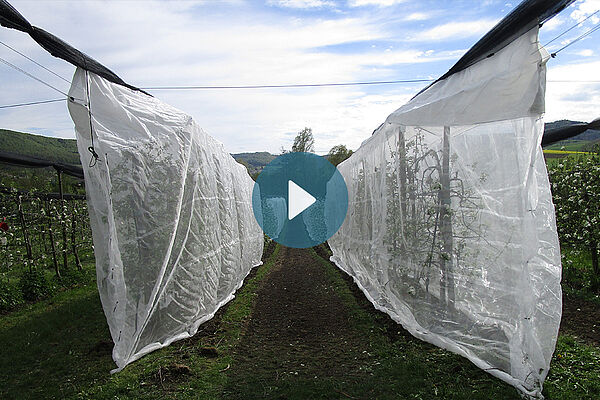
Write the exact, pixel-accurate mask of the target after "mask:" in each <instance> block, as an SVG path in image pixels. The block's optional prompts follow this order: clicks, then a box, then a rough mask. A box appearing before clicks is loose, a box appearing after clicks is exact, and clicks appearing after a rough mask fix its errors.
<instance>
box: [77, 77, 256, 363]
mask: <svg viewBox="0 0 600 400" xmlns="http://www.w3.org/2000/svg"><path fill="white" fill-rule="evenodd" d="M88 87H89V92H90V94H91V96H90V97H91V98H90V99H89V100H90V102H91V112H92V123H93V135H94V136H93V143H92V141H91V137H92V136H91V133H90V120H89V113H88V108H87V104H88V103H89V102H88V95H87V93H88ZM69 95H70V96H71V97H72V100H71V101H70V102H69V111H70V113H71V117H72V118H73V121H74V122H75V128H76V132H77V144H78V148H79V153H80V155H81V161H82V164H83V166H84V173H85V180H86V191H87V198H88V204H89V210H90V219H91V225H92V232H93V239H94V250H95V254H96V270H97V281H98V289H99V292H100V298H101V300H102V306H103V308H104V312H105V314H106V319H107V321H108V325H109V327H110V332H111V335H112V338H113V341H114V343H115V347H114V349H113V359H114V360H115V362H116V364H117V366H118V368H117V369H116V370H115V371H119V370H121V369H122V368H124V367H125V366H126V365H127V364H128V363H130V362H132V361H134V360H136V359H138V358H139V357H141V356H142V355H144V354H146V353H148V352H151V351H153V350H156V349H158V348H160V347H163V346H167V345H168V344H170V343H171V342H173V341H175V340H178V339H182V338H185V337H189V336H192V335H194V334H195V333H196V331H197V329H198V326H199V325H200V324H202V323H203V322H204V321H206V320H208V319H210V318H212V316H213V315H214V313H215V312H216V311H217V309H218V308H219V307H221V306H222V305H223V304H225V303H226V302H228V301H229V300H231V299H232V298H233V293H234V292H235V291H236V290H237V289H238V288H239V287H240V285H241V284H242V281H243V279H244V278H245V277H246V276H247V274H248V273H249V271H250V269H251V268H252V267H254V266H256V265H259V264H260V260H261V256H262V250H263V234H262V231H261V229H260V227H259V226H258V224H257V223H256V220H255V218H254V215H253V213H252V209H251V195H252V187H253V183H254V182H253V181H252V179H251V178H250V177H249V176H248V173H247V172H246V169H245V168H244V167H243V166H242V165H240V164H238V163H237V162H236V161H235V160H234V159H233V158H232V157H231V156H230V155H229V154H228V153H227V152H226V151H225V150H224V148H223V146H222V144H220V143H219V142H217V141H216V140H214V139H213V138H211V137H210V136H209V135H207V134H206V133H205V132H204V131H203V130H202V129H200V128H199V127H198V125H196V123H195V122H194V121H193V120H192V119H191V118H190V117H189V116H188V115H186V114H184V113H182V112H181V111H179V110H177V109H175V108H173V107H170V106H168V105H166V104H164V103H162V102H160V101H159V100H157V99H155V98H152V97H150V96H147V95H145V94H143V93H141V92H138V91H133V90H131V89H128V88H126V87H123V86H120V85H117V84H114V83H111V82H109V81H107V80H106V79H104V78H101V77H99V76H98V75H95V74H93V73H90V72H86V71H83V70H81V69H77V71H76V73H75V76H74V78H73V82H72V86H71V89H70V92H69ZM92 144H93V146H94V148H95V150H96V152H97V153H98V155H99V160H98V161H97V162H96V163H95V165H93V166H91V167H90V166H89V162H90V152H89V151H88V147H89V146H91V145H92ZM92 164H93V163H92Z"/></svg>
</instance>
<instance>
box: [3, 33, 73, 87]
mask: <svg viewBox="0 0 600 400" xmlns="http://www.w3.org/2000/svg"><path fill="white" fill-rule="evenodd" d="M0 44H1V45H3V46H4V47H6V48H8V49H10V50H12V51H14V52H15V53H17V54H19V55H20V56H22V57H25V58H26V59H28V60H29V61H31V62H32V63H34V64H35V65H37V66H38V67H41V68H43V69H45V70H46V71H48V72H50V73H51V74H52V75H54V76H56V77H58V78H60V79H62V80H63V81H65V82H67V83H71V81H69V80H68V79H67V78H64V77H62V76H61V75H59V74H57V73H56V72H54V71H52V70H51V69H50V68H47V67H45V66H43V65H42V64H40V63H39V62H37V61H35V60H34V59H33V58H31V57H29V56H27V55H26V54H23V53H21V52H20V51H19V50H17V49H15V48H13V47H11V46H9V45H7V44H6V43H4V42H3V41H1V40H0Z"/></svg>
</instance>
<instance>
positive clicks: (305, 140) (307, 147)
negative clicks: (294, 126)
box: [292, 128, 315, 153]
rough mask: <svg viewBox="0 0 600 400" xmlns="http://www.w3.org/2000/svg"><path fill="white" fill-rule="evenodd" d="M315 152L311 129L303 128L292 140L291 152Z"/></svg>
mask: <svg viewBox="0 0 600 400" xmlns="http://www.w3.org/2000/svg"><path fill="white" fill-rule="evenodd" d="M314 151H315V139H314V138H313V133H312V129H311V128H304V129H302V130H301V131H300V132H298V134H297V135H296V137H295V138H294V144H293V145H292V152H306V153H313V152H314Z"/></svg>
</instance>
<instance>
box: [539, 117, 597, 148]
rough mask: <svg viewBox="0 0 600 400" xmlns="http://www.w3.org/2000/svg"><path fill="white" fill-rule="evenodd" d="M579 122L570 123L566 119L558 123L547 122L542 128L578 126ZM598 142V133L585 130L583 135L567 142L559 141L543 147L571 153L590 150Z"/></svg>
mask: <svg viewBox="0 0 600 400" xmlns="http://www.w3.org/2000/svg"><path fill="white" fill-rule="evenodd" d="M580 123H581V122H580V121H570V120H567V119H561V120H559V121H554V122H548V123H547V124H545V126H544V130H550V129H557V128H564V127H566V126H569V125H574V124H580ZM599 141H600V131H598V130H587V131H585V132H583V133H580V134H579V135H577V136H574V137H572V138H570V139H567V140H561V141H560V142H556V143H554V144H552V145H551V146H548V147H544V148H545V149H548V150H560V149H561V148H562V147H564V148H565V150H572V151H585V150H590V149H591V147H592V146H594V145H595V144H598V142H599Z"/></svg>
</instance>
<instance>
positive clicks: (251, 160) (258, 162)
mask: <svg viewBox="0 0 600 400" xmlns="http://www.w3.org/2000/svg"><path fill="white" fill-rule="evenodd" d="M232 156H233V158H235V160H236V161H237V162H239V163H241V164H244V165H245V166H246V168H248V172H250V175H254V174H256V173H258V172H261V171H262V170H263V168H264V167H265V165H267V164H268V163H270V162H271V161H272V160H273V159H274V158H275V157H277V156H276V155H273V154H271V153H268V152H266V151H257V152H255V153H236V154H232Z"/></svg>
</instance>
